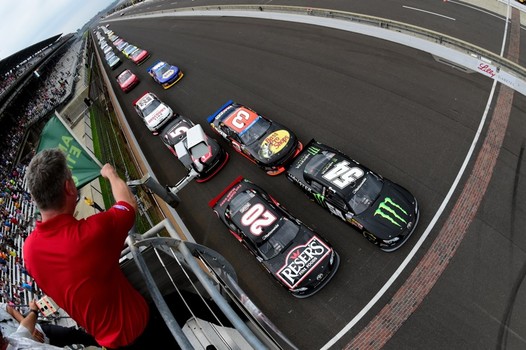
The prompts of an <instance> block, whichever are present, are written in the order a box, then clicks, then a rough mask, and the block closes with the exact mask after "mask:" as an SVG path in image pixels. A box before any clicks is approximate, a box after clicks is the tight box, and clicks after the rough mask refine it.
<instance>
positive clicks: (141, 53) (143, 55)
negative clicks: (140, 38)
mask: <svg viewBox="0 0 526 350" xmlns="http://www.w3.org/2000/svg"><path fill="white" fill-rule="evenodd" d="M148 58H150V53H149V52H148V51H146V50H143V49H139V48H137V50H135V51H133V52H132V53H131V54H130V59H131V60H132V62H133V63H135V64H136V65H138V66H140V65H141V64H142V63H143V62H144V61H146V60H147V59H148Z"/></svg>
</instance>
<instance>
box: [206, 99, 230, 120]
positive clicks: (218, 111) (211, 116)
mask: <svg viewBox="0 0 526 350" xmlns="http://www.w3.org/2000/svg"><path fill="white" fill-rule="evenodd" d="M232 103H234V101H232V100H229V101H228V102H227V103H225V104H224V105H222V106H221V107H219V109H218V110H217V111H215V112H214V114H212V115H210V116H209V117H208V118H206V121H207V122H209V123H211V122H212V121H213V120H214V118H215V117H216V116H217V115H218V114H219V113H221V111H222V110H223V109H225V108H227V107H228V106H230V105H231V104H232Z"/></svg>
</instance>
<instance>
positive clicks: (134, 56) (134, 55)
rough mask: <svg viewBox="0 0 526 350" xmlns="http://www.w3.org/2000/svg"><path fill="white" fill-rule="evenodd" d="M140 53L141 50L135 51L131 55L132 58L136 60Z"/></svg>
mask: <svg viewBox="0 0 526 350" xmlns="http://www.w3.org/2000/svg"><path fill="white" fill-rule="evenodd" d="M141 53H142V50H137V51H135V52H134V53H133V55H132V58H136V57H137V56H139V55H140V54H141Z"/></svg>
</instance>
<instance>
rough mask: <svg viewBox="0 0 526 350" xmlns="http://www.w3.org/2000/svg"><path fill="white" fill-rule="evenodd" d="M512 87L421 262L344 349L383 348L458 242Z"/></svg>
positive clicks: (497, 141) (498, 142) (481, 189)
mask: <svg viewBox="0 0 526 350" xmlns="http://www.w3.org/2000/svg"><path fill="white" fill-rule="evenodd" d="M511 24H512V25H511V34H510V40H509V47H508V54H507V56H508V58H509V59H510V60H513V61H514V62H518V57H519V43H520V12H519V10H517V9H513V10H512V21H511ZM513 95H514V91H513V90H512V89H510V88H508V87H506V86H504V85H501V86H500V90H499V94H498V97H497V103H496V106H495V109H494V112H493V115H492V118H491V122H490V125H489V127H488V131H487V135H486V137H485V139H484V143H483V144H482V147H481V149H480V151H479V153H478V155H477V159H476V161H475V164H474V167H473V170H472V171H471V174H470V176H469V178H468V180H467V182H466V184H465V186H464V188H463V190H462V192H461V194H460V196H459V198H458V199H457V201H456V203H455V206H454V207H453V210H452V211H451V213H450V215H449V217H448V219H447V221H446V223H445V225H444V226H443V227H442V229H441V230H440V232H439V234H438V236H437V238H436V239H435V241H434V242H433V244H432V245H431V247H430V248H429V250H428V251H427V253H426V254H425V256H424V257H423V258H422V260H420V262H419V263H418V265H417V267H416V268H415V269H414V271H413V272H412V273H411V275H410V276H409V278H408V279H407V280H406V281H405V282H404V284H403V285H402V286H401V288H400V289H399V290H398V291H397V292H396V293H395V295H394V296H393V297H392V299H391V300H390V301H389V303H388V304H387V305H385V306H384V307H383V309H382V310H381V311H380V312H379V313H378V314H377V315H376V316H375V317H374V318H373V319H372V320H371V321H370V322H369V324H368V325H367V326H366V327H365V328H363V329H362V330H361V331H360V332H359V333H358V334H357V335H356V337H354V338H353V339H352V340H351V342H350V343H349V344H347V345H346V346H345V347H344V349H353V350H364V349H381V348H382V347H383V346H384V345H385V344H386V343H387V342H388V341H389V339H391V337H392V336H393V335H394V334H395V333H396V331H397V330H398V329H399V328H400V327H401V326H402V325H403V323H404V322H405V321H406V320H407V319H408V318H409V316H411V314H412V313H413V312H414V311H415V310H416V309H417V308H418V307H419V306H420V304H421V303H422V301H423V300H424V298H425V297H426V295H427V294H428V293H429V292H430V291H431V289H432V288H433V286H434V285H435V283H436V282H437V280H438V279H439V278H440V276H441V274H442V273H443V272H444V270H445V269H446V267H447V266H448V264H449V261H450V260H451V259H452V258H453V256H454V255H455V252H456V250H457V248H458V247H459V246H460V243H461V242H462V239H463V238H464V235H465V233H466V231H467V229H468V227H469V226H470V224H471V222H472V221H473V219H474V217H475V215H476V213H477V211H478V208H479V206H480V203H481V201H482V199H483V197H484V194H485V193H486V189H487V187H488V185H489V182H490V180H491V177H492V174H493V170H494V167H495V165H496V163H497V158H498V156H499V153H500V149H501V146H502V142H503V140H504V136H505V133H506V128H507V125H508V120H509V116H510V112H511V106H512V102H513Z"/></svg>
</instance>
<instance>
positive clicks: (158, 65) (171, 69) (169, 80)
mask: <svg viewBox="0 0 526 350" xmlns="http://www.w3.org/2000/svg"><path fill="white" fill-rule="evenodd" d="M148 74H150V76H151V77H152V78H153V80H155V81H156V82H157V83H158V84H160V85H161V86H162V87H163V89H168V88H170V87H171V86H173V85H174V84H175V83H177V82H178V81H179V80H181V78H182V77H183V75H184V74H183V72H182V71H181V70H180V69H179V68H178V67H176V66H172V65H170V64H168V63H166V62H163V61H157V62H155V64H154V65H153V66H151V67H149V68H148Z"/></svg>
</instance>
